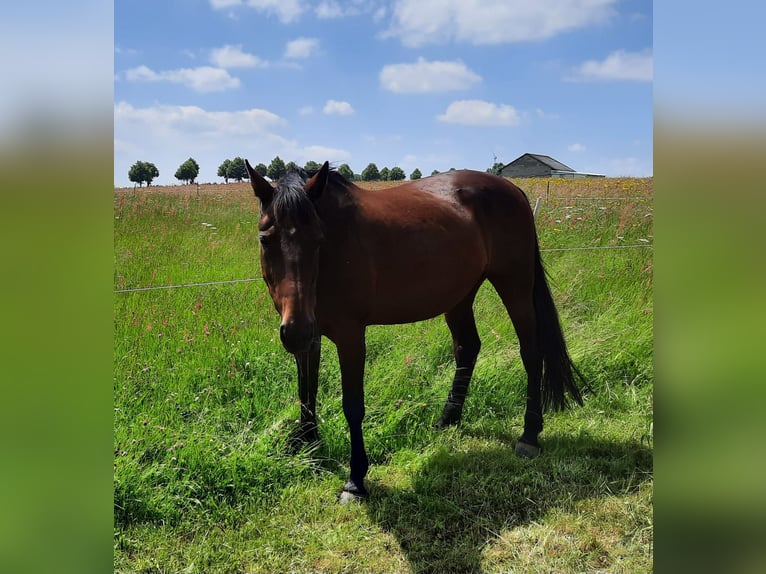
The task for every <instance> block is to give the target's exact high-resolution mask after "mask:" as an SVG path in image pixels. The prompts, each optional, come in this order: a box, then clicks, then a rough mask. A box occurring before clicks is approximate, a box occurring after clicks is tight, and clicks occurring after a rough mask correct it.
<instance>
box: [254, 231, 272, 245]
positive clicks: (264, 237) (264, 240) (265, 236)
mask: <svg viewBox="0 0 766 574" xmlns="http://www.w3.org/2000/svg"><path fill="white" fill-rule="evenodd" d="M273 240H274V232H273V231H264V232H261V233H259V234H258V241H260V242H261V245H263V246H264V247H266V246H267V245H270V244H271V243H273Z"/></svg>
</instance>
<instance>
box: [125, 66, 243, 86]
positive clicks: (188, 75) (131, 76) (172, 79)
mask: <svg viewBox="0 0 766 574" xmlns="http://www.w3.org/2000/svg"><path fill="white" fill-rule="evenodd" d="M125 78H126V79H127V80H128V81H131V82H169V83H171V84H181V85H184V86H186V87H187V88H191V89H193V90H195V91H197V92H222V91H224V90H230V89H232V88H237V87H239V78H235V77H233V76H230V75H229V73H228V72H227V71H226V70H224V69H221V68H212V67H210V66H202V67H199V68H181V69H179V70H165V71H161V72H155V71H154V70H152V69H151V68H148V67H146V66H139V67H137V68H132V69H130V70H127V71H126V72H125Z"/></svg>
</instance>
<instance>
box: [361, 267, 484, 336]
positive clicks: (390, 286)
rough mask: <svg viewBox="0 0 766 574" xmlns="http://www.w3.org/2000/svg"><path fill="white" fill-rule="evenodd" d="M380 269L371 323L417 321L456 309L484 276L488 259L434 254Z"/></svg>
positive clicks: (372, 301) (369, 320)
mask: <svg viewBox="0 0 766 574" xmlns="http://www.w3.org/2000/svg"><path fill="white" fill-rule="evenodd" d="M408 259H410V261H407V262H402V261H399V264H398V265H397V264H391V265H390V266H388V267H384V268H381V269H378V274H377V278H376V279H377V280H376V282H375V283H376V287H375V291H374V293H373V295H372V300H371V301H370V311H371V312H370V317H369V319H368V322H369V323H370V324H379V325H382V324H397V323H413V322H415V321H422V320H425V319H430V318H431V317H436V316H437V315H441V314H442V313H445V312H447V311H450V310H451V309H453V308H454V307H455V306H456V305H457V304H458V303H460V302H461V301H462V300H463V299H465V297H467V296H468V295H469V294H470V293H471V292H472V291H473V290H474V289H475V288H476V286H477V285H478V283H479V282H480V281H481V280H482V278H483V273H484V265H485V262H484V259H483V257H481V256H474V257H473V258H461V257H455V253H454V252H453V253H452V254H451V256H450V257H449V258H448V259H446V260H445V261H440V260H439V257H437V256H432V257H431V258H430V259H428V258H424V259H422V260H419V261H414V262H413V261H411V258H408Z"/></svg>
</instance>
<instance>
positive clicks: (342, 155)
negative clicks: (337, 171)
mask: <svg viewBox="0 0 766 574" xmlns="http://www.w3.org/2000/svg"><path fill="white" fill-rule="evenodd" d="M295 155H296V157H297V158H298V160H299V161H302V162H303V163H305V162H307V161H309V160H314V161H316V162H319V163H322V162H325V161H329V162H330V163H335V162H338V161H347V160H350V159H351V154H350V153H349V152H348V151H346V150H344V149H338V148H334V147H327V146H322V145H307V146H302V147H301V148H300V149H299V150H296V154H295Z"/></svg>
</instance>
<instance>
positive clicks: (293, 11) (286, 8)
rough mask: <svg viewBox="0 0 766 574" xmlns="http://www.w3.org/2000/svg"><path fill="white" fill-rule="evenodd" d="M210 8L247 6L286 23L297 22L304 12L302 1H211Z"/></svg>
mask: <svg viewBox="0 0 766 574" xmlns="http://www.w3.org/2000/svg"><path fill="white" fill-rule="evenodd" d="M210 6H212V7H213V9H215V10H225V9H227V8H238V7H240V6H246V7H248V8H253V9H255V10H257V11H258V12H265V13H266V14H274V15H276V16H277V18H279V20H280V21H281V22H284V23H288V22H292V21H293V20H296V19H297V18H298V17H299V16H300V15H301V13H302V12H303V10H304V4H303V2H302V1H301V0H210Z"/></svg>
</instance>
